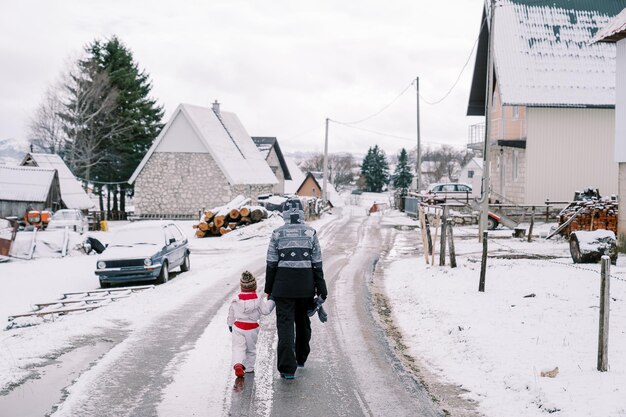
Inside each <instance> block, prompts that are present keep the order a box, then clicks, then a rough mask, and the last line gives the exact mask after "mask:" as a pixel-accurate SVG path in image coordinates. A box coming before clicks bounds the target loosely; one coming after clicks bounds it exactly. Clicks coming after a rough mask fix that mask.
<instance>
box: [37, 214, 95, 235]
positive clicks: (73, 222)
mask: <svg viewBox="0 0 626 417" xmlns="http://www.w3.org/2000/svg"><path fill="white" fill-rule="evenodd" d="M66 227H69V228H70V230H73V231H75V232H78V233H80V234H83V233H85V232H87V231H89V220H87V217H86V216H85V215H84V214H83V212H82V211H80V210H76V209H63V210H57V211H56V212H55V213H54V214H53V215H52V217H51V218H50V221H49V222H48V226H47V230H55V229H57V230H58V229H65V228H66Z"/></svg>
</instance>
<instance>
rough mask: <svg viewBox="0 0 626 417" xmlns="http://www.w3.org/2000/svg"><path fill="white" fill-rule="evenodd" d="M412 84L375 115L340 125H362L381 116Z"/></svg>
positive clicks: (412, 81) (413, 81)
mask: <svg viewBox="0 0 626 417" xmlns="http://www.w3.org/2000/svg"><path fill="white" fill-rule="evenodd" d="M414 83H415V80H411V83H410V84H409V85H407V86H406V87H405V88H404V90H402V91H401V92H400V94H398V95H397V96H396V97H395V98H394V99H393V100H391V101H390V102H389V103H388V104H387V105H385V106H383V107H382V108H381V109H380V110H378V111H377V112H376V113H372V114H370V115H369V116H367V117H364V118H363V119H360V120H355V121H353V122H341V123H342V124H344V125H356V124H359V123H362V122H364V121H366V120H369V119H371V118H373V117H376V116H378V115H379V114H381V113H382V112H384V111H385V110H387V109H388V108H389V107H391V105H392V104H393V103H395V102H396V101H397V100H398V99H399V98H400V97H402V96H403V95H404V93H406V92H407V90H408V89H409V88H411V86H412V85H413V84H414ZM333 121H334V122H336V123H339V122H338V121H336V120H333Z"/></svg>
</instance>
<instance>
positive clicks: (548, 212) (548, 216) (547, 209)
mask: <svg viewBox="0 0 626 417" xmlns="http://www.w3.org/2000/svg"><path fill="white" fill-rule="evenodd" d="M549 221H550V199H546V223H548V222H549Z"/></svg>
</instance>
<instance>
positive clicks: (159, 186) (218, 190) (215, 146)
mask: <svg viewBox="0 0 626 417" xmlns="http://www.w3.org/2000/svg"><path fill="white" fill-rule="evenodd" d="M129 183H131V184H134V185H135V197H134V201H135V214H136V215H138V216H140V217H141V216H155V215H156V216H161V217H167V216H189V217H191V216H194V215H197V214H198V212H199V211H200V210H202V209H203V208H206V209H208V208H212V207H217V206H220V205H223V204H225V203H228V202H229V201H231V200H232V199H233V198H234V197H236V196H237V195H240V194H241V195H244V196H246V197H249V198H251V199H253V200H254V199H256V198H257V196H259V195H260V194H267V193H271V192H272V190H273V188H274V185H276V184H277V183H278V181H277V179H276V176H275V175H274V173H273V172H272V170H271V169H270V167H269V165H268V164H267V162H266V161H265V157H264V155H263V154H261V152H259V150H258V148H257V147H256V145H255V144H254V142H253V141H252V139H251V138H250V135H248V133H247V132H246V129H245V128H244V126H243V124H242V123H241V121H240V120H239V118H238V117H237V115H236V114H235V113H231V112H225V111H221V110H220V105H219V103H217V102H215V103H213V106H212V107H211V108H207V107H200V106H195V105H191V104H181V105H179V106H178V108H177V109H176V110H175V111H174V113H173V114H172V116H171V118H170V120H169V122H168V123H167V124H166V125H165V127H163V130H162V131H161V133H160V134H159V136H158V137H157V138H156V139H155V141H154V142H153V144H152V146H151V147H150V149H149V150H148V152H147V153H146V155H145V157H144V158H143V160H142V161H141V163H140V164H139V166H138V167H137V169H136V170H135V172H134V173H133V175H132V176H131V178H130V179H129Z"/></svg>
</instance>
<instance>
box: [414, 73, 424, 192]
mask: <svg viewBox="0 0 626 417" xmlns="http://www.w3.org/2000/svg"><path fill="white" fill-rule="evenodd" d="M415 88H416V92H417V155H416V158H415V159H416V161H415V178H416V181H415V186H416V190H415V191H418V192H419V191H420V189H421V188H422V187H421V186H422V149H421V144H420V77H415Z"/></svg>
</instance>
